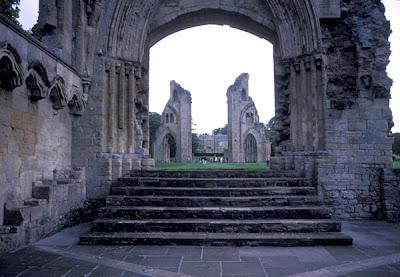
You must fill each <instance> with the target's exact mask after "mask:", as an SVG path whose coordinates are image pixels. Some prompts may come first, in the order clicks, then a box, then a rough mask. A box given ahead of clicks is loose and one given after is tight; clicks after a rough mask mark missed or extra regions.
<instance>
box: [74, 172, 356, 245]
mask: <svg viewBox="0 0 400 277" xmlns="http://www.w3.org/2000/svg"><path fill="white" fill-rule="evenodd" d="M80 241H81V244H87V245H90V244H102V245H111V244H120V245H123V244H154V245H216V246H226V245H234V246H261V245H264V246H269V245H270V246H312V245H350V244H352V239H351V238H350V237H348V236H346V235H344V234H342V233H341V224H340V222H338V221H335V220H331V219H330V214H329V210H328V209H326V208H325V207H324V206H323V205H322V204H321V203H320V199H319V198H318V195H317V188H316V187H315V186H314V185H313V184H311V182H309V181H308V180H306V179H304V178H299V177H296V175H295V174H294V173H293V172H279V171H244V170H213V171H142V172H140V171H135V172H132V173H131V177H130V178H121V179H119V181H118V182H117V184H115V185H114V186H113V187H112V189H111V195H110V196H108V197H107V206H106V207H104V208H102V209H101V211H100V218H99V219H97V220H96V221H94V222H93V223H92V231H91V233H89V234H86V235H84V236H82V237H81V240H80Z"/></svg>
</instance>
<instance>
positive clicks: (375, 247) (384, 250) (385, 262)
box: [0, 221, 400, 277]
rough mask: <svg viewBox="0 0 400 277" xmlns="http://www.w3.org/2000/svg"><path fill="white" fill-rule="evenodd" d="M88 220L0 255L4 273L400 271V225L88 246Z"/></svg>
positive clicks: (164, 275)
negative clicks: (231, 242) (325, 242)
mask: <svg viewBox="0 0 400 277" xmlns="http://www.w3.org/2000/svg"><path fill="white" fill-rule="evenodd" d="M88 228H89V226H88V225H85V224H83V225H80V226H77V227H74V228H70V229H66V230H64V231H62V232H60V233H57V234H55V235H54V236H52V237H49V238H47V239H44V240H42V241H40V242H38V243H36V244H35V245H32V246H29V247H26V248H24V249H20V250H18V251H15V252H13V253H9V254H6V255H2V256H0V277H3V276H4V277H8V276H24V277H26V276H39V277H42V276H45V277H46V276H51V277H58V276H60V277H61V276H63V277H65V276H68V277H76V276H107V277H108V276H121V277H129V276H132V277H144V276H158V277H188V276H197V277H214V276H215V277H240V276H243V277H274V276H278V277H279V276H291V277H314V276H326V277H328V276H348V277H353V276H355V277H358V276H362V277H368V276H379V277H380V276H385V277H386V276H388V277H391V276H400V240H399V238H400V225H393V224H389V223H385V222H375V221H361V222H351V223H344V225H343V228H344V233H346V234H350V233H351V236H352V237H353V238H354V241H355V243H354V245H353V246H343V247H342V246H340V247H202V246H85V245H78V244H77V243H78V242H79V240H78V238H79V236H80V235H81V234H83V233H85V232H87V231H88Z"/></svg>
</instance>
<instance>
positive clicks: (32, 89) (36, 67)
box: [25, 62, 50, 102]
mask: <svg viewBox="0 0 400 277" xmlns="http://www.w3.org/2000/svg"><path fill="white" fill-rule="evenodd" d="M28 70H29V71H28V77H27V78H26V79H25V82H26V87H27V89H28V94H29V97H30V99H31V100H32V101H35V102H36V101H39V100H42V99H44V98H46V97H47V92H48V89H49V87H50V82H49V79H48V78H47V72H46V69H45V68H44V67H43V65H42V64H41V63H38V62H32V63H31V64H30V65H29V67H28Z"/></svg>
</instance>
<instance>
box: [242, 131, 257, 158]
mask: <svg viewBox="0 0 400 277" xmlns="http://www.w3.org/2000/svg"><path fill="white" fill-rule="evenodd" d="M244 153H245V161H246V163H256V162H257V141H256V138H255V137H254V136H253V135H252V134H248V135H247V137H246V139H245V140H244Z"/></svg>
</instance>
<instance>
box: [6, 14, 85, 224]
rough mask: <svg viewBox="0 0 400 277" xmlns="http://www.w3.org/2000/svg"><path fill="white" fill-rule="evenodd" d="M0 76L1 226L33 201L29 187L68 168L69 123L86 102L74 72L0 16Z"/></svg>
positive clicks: (70, 128) (70, 142) (70, 137)
mask: <svg viewBox="0 0 400 277" xmlns="http://www.w3.org/2000/svg"><path fill="white" fill-rule="evenodd" d="M0 70H1V73H0V111H1V112H0V191H1V193H0V225H2V224H3V223H4V221H5V216H4V211H5V210H7V209H12V208H15V207H21V206H23V205H24V201H26V200H29V199H31V198H32V186H33V185H32V184H33V182H35V181H42V180H47V179H52V178H53V170H55V169H58V170H60V169H61V170H64V169H68V168H71V151H72V147H73V145H72V125H73V120H74V118H75V117H76V116H79V114H80V113H81V112H82V109H83V108H84V106H85V99H86V98H85V96H84V95H83V93H82V85H81V78H80V76H79V75H78V74H77V73H76V71H75V70H74V69H72V68H71V67H70V66H68V65H67V64H66V63H65V62H64V61H62V60H61V59H59V58H57V57H56V56H54V55H53V54H52V53H51V52H50V51H49V50H48V49H47V48H45V47H44V46H43V45H42V44H41V43H40V42H38V41H37V40H35V39H34V38H33V37H31V36H29V35H27V34H26V33H25V32H24V31H22V30H21V29H19V27H16V26H15V25H13V24H12V23H10V22H9V21H8V20H7V19H5V18H3V17H2V16H0ZM71 200H72V199H71ZM67 211H68V209H66V212H67ZM54 219H55V220H57V219H56V218H54Z"/></svg>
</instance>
